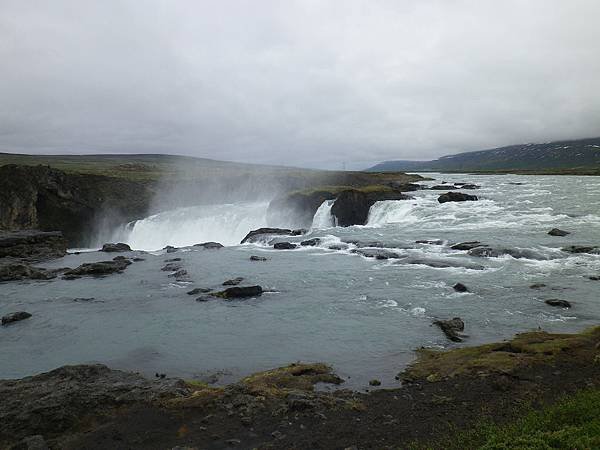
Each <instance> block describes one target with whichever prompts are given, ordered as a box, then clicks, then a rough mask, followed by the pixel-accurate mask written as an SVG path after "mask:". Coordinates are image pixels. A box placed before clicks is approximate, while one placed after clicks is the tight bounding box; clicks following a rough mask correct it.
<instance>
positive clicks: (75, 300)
mask: <svg viewBox="0 0 600 450" xmlns="http://www.w3.org/2000/svg"><path fill="white" fill-rule="evenodd" d="M94 300H96V298H95V297H76V298H74V299H73V301H74V302H77V303H79V302H93V301H94Z"/></svg>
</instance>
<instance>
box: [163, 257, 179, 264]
mask: <svg viewBox="0 0 600 450" xmlns="http://www.w3.org/2000/svg"><path fill="white" fill-rule="evenodd" d="M179 261H181V258H168V259H165V260H164V262H166V263H170V262H179Z"/></svg>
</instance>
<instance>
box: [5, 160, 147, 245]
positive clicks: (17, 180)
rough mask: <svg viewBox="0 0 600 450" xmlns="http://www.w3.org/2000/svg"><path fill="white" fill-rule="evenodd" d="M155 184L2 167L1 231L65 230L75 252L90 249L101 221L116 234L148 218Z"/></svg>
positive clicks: (36, 167) (15, 166)
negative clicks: (87, 242) (88, 244)
mask: <svg viewBox="0 0 600 450" xmlns="http://www.w3.org/2000/svg"><path fill="white" fill-rule="evenodd" d="M154 194H155V193H154V190H153V187H152V184H151V183H146V182H138V181H131V180H127V179H125V178H122V177H111V176H101V175H90V174H85V175H82V174H76V173H65V172H63V171H60V170H57V169H53V168H50V167H48V166H41V165H38V166H26V165H15V164H7V165H4V166H1V167H0V229H4V230H25V229H38V230H44V231H51V230H60V231H62V233H63V235H64V236H65V239H66V240H67V242H68V245H69V246H70V247H77V246H82V245H85V240H86V239H87V238H88V237H89V233H90V230H91V229H92V228H93V227H94V225H95V224H96V222H97V219H98V217H99V216H102V217H104V218H105V220H106V227H107V228H112V227H113V226H117V225H119V224H120V223H123V222H129V221H131V220H136V219H139V218H142V217H145V216H146V215H147V211H148V209H149V206H150V203H151V201H152V199H153V198H154Z"/></svg>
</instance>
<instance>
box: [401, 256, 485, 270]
mask: <svg viewBox="0 0 600 450" xmlns="http://www.w3.org/2000/svg"><path fill="white" fill-rule="evenodd" d="M398 264H414V265H420V266H428V267H433V268H435V269H448V268H451V267H460V268H464V269H470V270H484V269H485V267H484V266H482V265H481V264H471V263H467V262H463V261H457V260H452V259H450V258H443V259H429V258H415V257H407V258H403V259H401V260H399V261H398Z"/></svg>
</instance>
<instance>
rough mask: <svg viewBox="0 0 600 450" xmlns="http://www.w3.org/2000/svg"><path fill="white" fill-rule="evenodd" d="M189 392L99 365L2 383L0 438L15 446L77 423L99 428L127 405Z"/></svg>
mask: <svg viewBox="0 0 600 450" xmlns="http://www.w3.org/2000/svg"><path fill="white" fill-rule="evenodd" d="M190 393H191V392H190V390H189V389H188V387H187V386H186V385H185V383H184V382H183V381H181V380H172V379H166V380H160V379H159V380H153V381H150V380H147V379H145V378H143V377H142V376H140V375H138V374H134V373H128V372H121V371H119V370H111V369H109V368H108V367H106V366H103V365H99V364H97V365H79V366H64V367H61V368H58V369H55V370H52V371H51V372H47V373H43V374H40V375H35V376H32V377H26V378H22V379H20V380H0V398H2V401H1V402H0V417H1V418H2V420H0V436H3V437H8V438H9V439H10V440H12V441H13V442H19V441H20V440H21V439H23V438H25V437H26V436H31V435H33V434H41V435H44V436H48V435H52V436H56V435H60V434H62V433H65V432H67V431H69V430H73V429H74V428H76V427H77V426H81V424H87V423H100V422H101V419H102V417H107V416H108V415H114V414H116V413H117V411H119V410H121V409H122V408H125V407H128V406H134V405H138V406H140V407H142V406H148V405H150V404H153V403H155V402H159V401H167V400H170V399H175V398H178V397H184V396H187V395H189V394H190ZM4 442H5V443H6V441H4ZM110 447H111V448H113V447H114V446H112V445H111V446H110ZM53 448H61V446H60V445H58V446H56V447H53Z"/></svg>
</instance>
